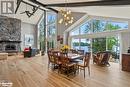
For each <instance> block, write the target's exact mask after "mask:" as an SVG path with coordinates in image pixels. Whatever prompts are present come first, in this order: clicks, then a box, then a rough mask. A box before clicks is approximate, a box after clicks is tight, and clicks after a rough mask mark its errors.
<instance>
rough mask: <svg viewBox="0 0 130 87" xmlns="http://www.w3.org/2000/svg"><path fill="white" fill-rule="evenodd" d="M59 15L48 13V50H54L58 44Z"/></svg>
mask: <svg viewBox="0 0 130 87" xmlns="http://www.w3.org/2000/svg"><path fill="white" fill-rule="evenodd" d="M56 25H57V14H56V13H53V12H47V40H48V42H47V46H48V47H47V48H48V49H50V48H54V46H55V43H56V28H57V27H56Z"/></svg>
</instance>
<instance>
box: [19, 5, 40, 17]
mask: <svg viewBox="0 0 130 87" xmlns="http://www.w3.org/2000/svg"><path fill="white" fill-rule="evenodd" d="M38 8H40V6H38V7H35V6H33V8H32V12H30V11H28V10H27V8H26V10H25V11H24V12H21V13H20V14H26V15H27V16H28V17H29V18H30V17H31V16H32V15H34V13H35V12H36V11H37V10H38Z"/></svg>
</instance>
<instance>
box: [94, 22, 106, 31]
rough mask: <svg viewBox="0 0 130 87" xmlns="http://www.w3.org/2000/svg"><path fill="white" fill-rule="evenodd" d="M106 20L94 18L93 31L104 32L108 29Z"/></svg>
mask: <svg viewBox="0 0 130 87" xmlns="http://www.w3.org/2000/svg"><path fill="white" fill-rule="evenodd" d="M106 23H107V22H106V21H102V20H93V21H92V24H93V32H102V31H105V30H106Z"/></svg>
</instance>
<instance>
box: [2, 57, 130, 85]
mask: <svg viewBox="0 0 130 87" xmlns="http://www.w3.org/2000/svg"><path fill="white" fill-rule="evenodd" d="M47 63H48V62H47V56H42V57H40V56H37V57H34V58H25V59H23V58H13V59H9V60H7V61H0V80H9V81H11V82H13V87H130V72H124V71H121V68H119V64H114V63H113V64H111V66H110V67H100V66H97V65H95V64H91V76H90V77H89V75H88V72H86V78H85V79H84V77H83V72H82V71H81V72H80V73H79V74H78V75H76V76H70V77H67V76H65V75H63V74H58V73H57V71H52V70H51V69H49V70H48V68H47ZM86 71H87V70H86Z"/></svg>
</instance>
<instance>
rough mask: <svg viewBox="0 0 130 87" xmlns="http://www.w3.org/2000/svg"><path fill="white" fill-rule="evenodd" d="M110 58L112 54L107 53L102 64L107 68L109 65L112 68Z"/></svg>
mask: <svg viewBox="0 0 130 87" xmlns="http://www.w3.org/2000/svg"><path fill="white" fill-rule="evenodd" d="M110 56H111V53H110V52H105V53H104V55H103V58H102V60H101V63H100V64H101V65H105V66H107V65H108V66H110V64H109V59H110Z"/></svg>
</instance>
